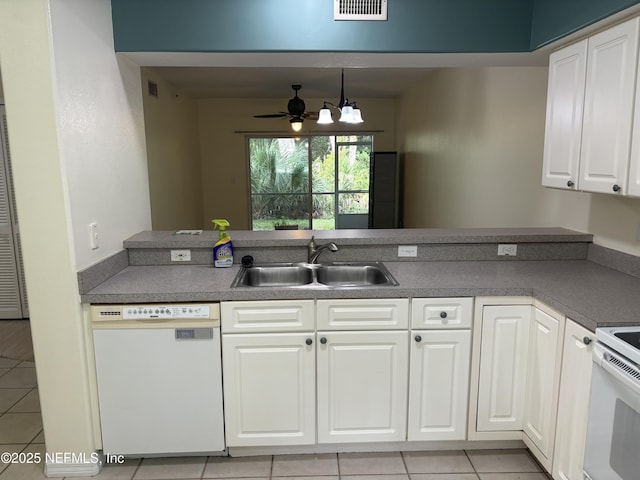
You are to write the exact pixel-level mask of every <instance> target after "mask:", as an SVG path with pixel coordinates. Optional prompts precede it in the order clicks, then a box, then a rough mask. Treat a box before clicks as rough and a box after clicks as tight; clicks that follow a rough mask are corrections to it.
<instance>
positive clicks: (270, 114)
mask: <svg viewBox="0 0 640 480" xmlns="http://www.w3.org/2000/svg"><path fill="white" fill-rule="evenodd" d="M288 116H289V114H288V113H267V114H266V115H254V116H253V118H283V117H288Z"/></svg>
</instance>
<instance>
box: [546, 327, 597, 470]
mask: <svg viewBox="0 0 640 480" xmlns="http://www.w3.org/2000/svg"><path fill="white" fill-rule="evenodd" d="M593 341H595V334H594V333H592V332H590V331H589V330H587V329H586V328H584V327H581V326H580V325H578V324H577V323H575V322H573V321H571V320H567V324H566V327H565V331H564V345H563V354H562V379H561V382H560V397H559V400H558V418H557V423H556V442H555V451H554V456H553V478H554V479H555V480H574V479H581V478H582V467H583V459H584V448H585V444H586V441H587V420H588V417H589V391H590V388H591V369H592V368H593V361H592V359H591V350H592V348H591V345H592V344H593Z"/></svg>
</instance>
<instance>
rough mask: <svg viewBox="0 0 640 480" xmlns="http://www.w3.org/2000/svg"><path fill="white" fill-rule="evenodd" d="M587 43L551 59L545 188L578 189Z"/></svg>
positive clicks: (545, 135) (543, 168)
mask: <svg viewBox="0 0 640 480" xmlns="http://www.w3.org/2000/svg"><path fill="white" fill-rule="evenodd" d="M586 69H587V40H583V41H581V42H578V43H575V44H573V45H570V46H568V47H566V48H563V49H562V50H558V51H557V52H554V53H552V54H551V56H550V57H549V87H548V90H547V118H546V126H545V133H544V154H543V162H542V185H545V186H547V187H556V188H568V189H572V190H574V189H577V188H578V171H579V165H580V143H581V141H582V111H583V105H584V88H585V78H586Z"/></svg>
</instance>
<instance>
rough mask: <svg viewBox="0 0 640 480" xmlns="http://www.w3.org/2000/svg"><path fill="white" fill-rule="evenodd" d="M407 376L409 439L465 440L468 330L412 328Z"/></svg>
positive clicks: (467, 392) (467, 391)
mask: <svg viewBox="0 0 640 480" xmlns="http://www.w3.org/2000/svg"><path fill="white" fill-rule="evenodd" d="M411 337H412V342H411V365H410V376H409V385H410V387H409V416H408V425H407V430H408V439H409V440H465V439H466V436H467V407H468V397H469V363H470V356H471V331H470V330H414V331H413V332H412V333H411Z"/></svg>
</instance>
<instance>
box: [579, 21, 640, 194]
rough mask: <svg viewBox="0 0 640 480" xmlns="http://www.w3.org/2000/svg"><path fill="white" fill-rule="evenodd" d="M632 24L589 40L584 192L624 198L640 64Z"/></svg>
mask: <svg viewBox="0 0 640 480" xmlns="http://www.w3.org/2000/svg"><path fill="white" fill-rule="evenodd" d="M639 22H640V19H638V18H634V19H632V20H629V21H627V22H625V23H622V24H620V25H618V26H616V27H613V28H610V29H608V30H605V31H603V32H601V33H599V34H597V35H594V36H593V37H590V38H589V43H588V59H587V82H586V89H585V105H584V122H583V131H582V150H581V159H580V188H581V189H582V190H586V191H590V192H601V193H618V194H623V193H626V192H624V191H623V190H624V188H625V187H626V184H627V173H628V172H627V169H628V166H629V156H630V150H631V124H632V120H633V102H634V92H635V80H636V69H637V58H638V24H639Z"/></svg>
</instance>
